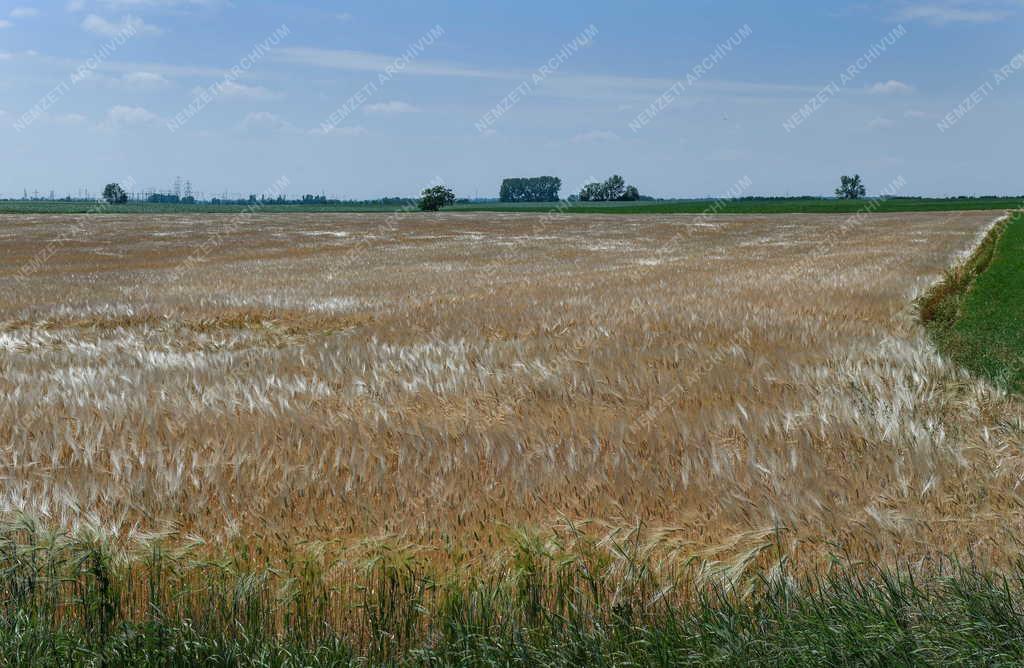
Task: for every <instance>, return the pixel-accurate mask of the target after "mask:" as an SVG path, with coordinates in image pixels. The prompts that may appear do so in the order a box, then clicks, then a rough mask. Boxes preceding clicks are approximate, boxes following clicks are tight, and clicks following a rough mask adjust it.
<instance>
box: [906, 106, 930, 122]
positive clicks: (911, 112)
mask: <svg viewBox="0 0 1024 668" xmlns="http://www.w3.org/2000/svg"><path fill="white" fill-rule="evenodd" d="M929 116H931V114H929V113H927V112H924V111H918V110H917V109H907V110H906V111H904V112H903V118H912V119H914V120H923V119H925V118H928V117H929Z"/></svg>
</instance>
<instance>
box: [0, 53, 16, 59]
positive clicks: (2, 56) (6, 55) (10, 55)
mask: <svg viewBox="0 0 1024 668" xmlns="http://www.w3.org/2000/svg"><path fill="white" fill-rule="evenodd" d="M11 58H14V54H13V53H10V52H9V51H0V60H10V59H11Z"/></svg>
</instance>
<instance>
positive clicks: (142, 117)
mask: <svg viewBox="0 0 1024 668" xmlns="http://www.w3.org/2000/svg"><path fill="white" fill-rule="evenodd" d="M159 120H160V117H159V116H157V115H156V114H154V113H153V112H151V111H149V110H148V109H144V108H143V107H128V106H125V105H120V104H119V105H117V106H116V107H112V108H111V109H110V111H108V112H107V125H108V126H109V127H115V128H116V127H128V126H139V125H152V124H154V123H156V122H157V121H159Z"/></svg>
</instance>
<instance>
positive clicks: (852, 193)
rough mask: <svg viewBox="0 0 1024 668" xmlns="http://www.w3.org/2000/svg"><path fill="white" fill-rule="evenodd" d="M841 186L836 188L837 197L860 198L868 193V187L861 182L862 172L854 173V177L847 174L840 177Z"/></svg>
mask: <svg viewBox="0 0 1024 668" xmlns="http://www.w3.org/2000/svg"><path fill="white" fill-rule="evenodd" d="M839 183H840V185H839V187H838V188H836V197H838V198H839V199H860V198H861V197H864V195H866V194H867V193H868V191H867V188H865V187H864V184H863V183H861V182H860V174H854V175H853V178H850V177H849V176H846V175H845V174H844V175H843V176H842V177H840V179H839Z"/></svg>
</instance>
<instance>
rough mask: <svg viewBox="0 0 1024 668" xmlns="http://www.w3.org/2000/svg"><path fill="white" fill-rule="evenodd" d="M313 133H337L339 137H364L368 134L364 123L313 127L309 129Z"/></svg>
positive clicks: (325, 134) (322, 134)
mask: <svg viewBox="0 0 1024 668" xmlns="http://www.w3.org/2000/svg"><path fill="white" fill-rule="evenodd" d="M309 134H311V135H318V136H321V137H323V136H327V135H335V136H338V137H362V136H363V135H365V134H366V128H364V127H363V126H362V125H336V126H334V127H329V128H326V129H324V128H313V129H312V130H310V131H309Z"/></svg>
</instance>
